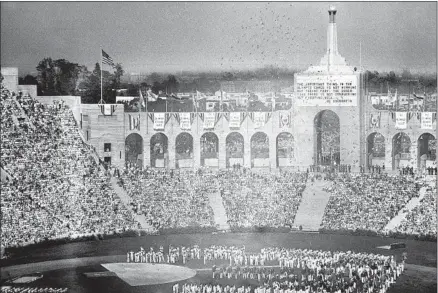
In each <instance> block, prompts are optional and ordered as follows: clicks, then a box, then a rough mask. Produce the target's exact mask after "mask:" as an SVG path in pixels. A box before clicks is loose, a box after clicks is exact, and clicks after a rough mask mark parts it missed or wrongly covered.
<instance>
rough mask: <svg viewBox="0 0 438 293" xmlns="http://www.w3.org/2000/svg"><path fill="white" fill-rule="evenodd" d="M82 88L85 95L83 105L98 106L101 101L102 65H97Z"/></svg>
mask: <svg viewBox="0 0 438 293" xmlns="http://www.w3.org/2000/svg"><path fill="white" fill-rule="evenodd" d="M82 86H83V87H84V94H83V96H82V103H86V104H96V103H98V102H99V101H100V64H99V63H96V65H95V66H94V70H93V72H92V73H91V74H89V75H88V77H87V78H86V79H85V80H84V82H83V84H82Z"/></svg>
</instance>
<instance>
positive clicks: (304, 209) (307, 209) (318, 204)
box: [292, 180, 331, 231]
mask: <svg viewBox="0 0 438 293" xmlns="http://www.w3.org/2000/svg"><path fill="white" fill-rule="evenodd" d="M330 184H331V182H330V181H323V180H315V182H311V181H310V180H308V181H307V186H306V189H305V190H304V192H303V197H302V199H301V204H300V206H299V207H298V211H297V215H296V216H295V221H294V225H293V227H292V228H293V230H297V229H299V227H300V226H301V227H302V230H303V231H318V230H319V228H320V225H321V223H322V218H323V216H324V210H325V207H326V206H327V204H328V201H329V198H330V194H329V193H328V192H326V191H324V190H323V188H325V187H328V186H330Z"/></svg>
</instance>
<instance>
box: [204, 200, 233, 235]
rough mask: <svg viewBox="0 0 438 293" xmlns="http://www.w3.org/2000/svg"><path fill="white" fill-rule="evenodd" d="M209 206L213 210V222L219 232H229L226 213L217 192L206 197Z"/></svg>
mask: <svg viewBox="0 0 438 293" xmlns="http://www.w3.org/2000/svg"><path fill="white" fill-rule="evenodd" d="M208 199H209V201H210V206H211V208H212V209H213V213H214V221H215V223H216V226H217V228H218V229H219V230H229V229H230V225H228V217H227V212H226V210H225V207H224V203H223V201H222V197H221V195H220V193H219V192H215V193H210V194H209V195H208Z"/></svg>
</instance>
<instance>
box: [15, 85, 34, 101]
mask: <svg viewBox="0 0 438 293" xmlns="http://www.w3.org/2000/svg"><path fill="white" fill-rule="evenodd" d="M18 91H19V92H22V93H23V95H29V96H31V97H32V98H35V97H36V96H38V92H37V86H36V85H30V84H26V85H20V84H19V85H18Z"/></svg>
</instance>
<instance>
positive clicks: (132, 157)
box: [125, 132, 294, 167]
mask: <svg viewBox="0 0 438 293" xmlns="http://www.w3.org/2000/svg"><path fill="white" fill-rule="evenodd" d="M168 145H169V143H168V138H167V136H166V135H165V134H164V133H156V134H154V135H153V136H152V137H151V139H150V166H151V167H165V166H166V164H167V163H166V162H167V160H168ZM125 146H126V147H125V151H126V154H125V160H126V161H127V162H130V163H137V164H143V163H142V154H143V138H142V137H141V136H140V135H139V134H137V133H131V134H130V135H128V137H127V138H126V143H125ZM225 148H226V164H227V167H232V166H233V165H234V164H240V165H242V166H243V159H244V153H245V143H244V138H243V136H242V134H240V133H238V132H232V133H230V134H228V136H227V137H226V139H225ZM276 148H277V152H276V154H277V166H279V165H281V164H282V162H283V164H284V160H290V159H292V158H293V157H294V137H293V135H292V134H291V133H289V132H282V133H280V134H279V135H278V136H277V138H276ZM250 150H251V162H252V164H251V166H252V167H257V160H260V159H261V160H263V159H269V137H268V135H267V134H266V133H264V132H256V133H255V134H254V135H253V136H252V137H251V142H250ZM200 152H201V165H202V166H205V165H208V162H209V161H210V162H211V161H217V160H218V158H219V138H218V136H217V135H216V134H215V133H214V132H206V133H204V134H203V135H202V136H201V138H200ZM193 159H194V152H193V136H192V135H191V134H190V133H187V132H182V133H180V134H178V136H177V137H176V139H175V161H176V166H177V167H183V166H181V164H183V163H187V161H190V160H193Z"/></svg>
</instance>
